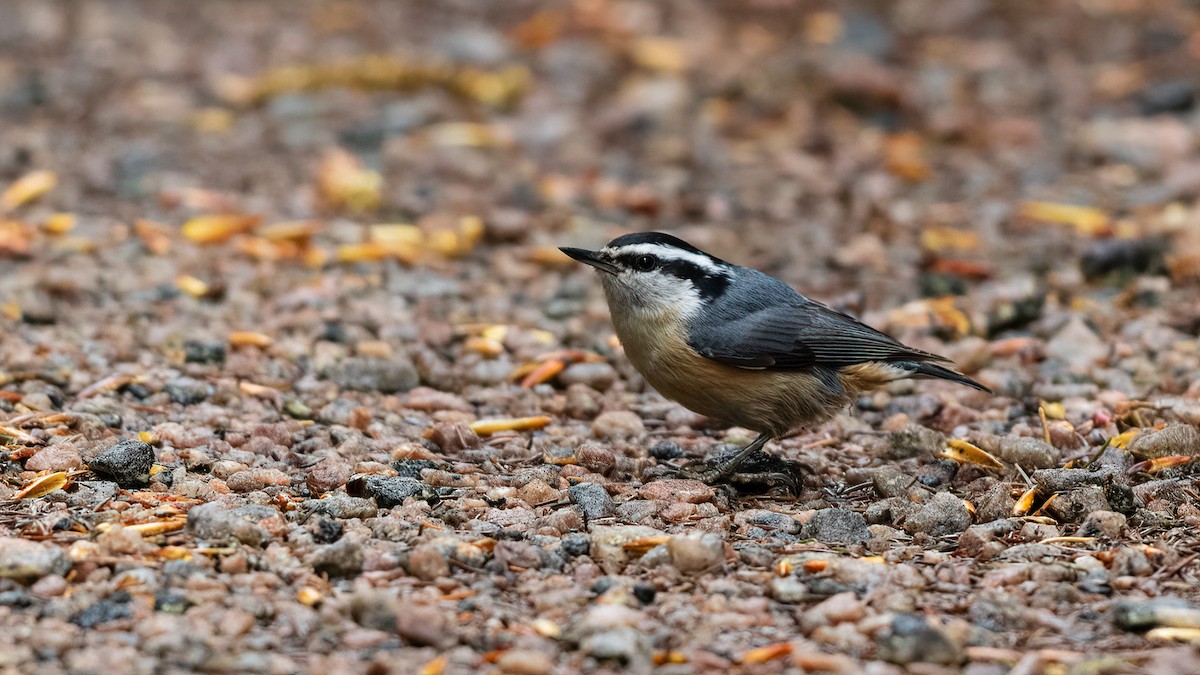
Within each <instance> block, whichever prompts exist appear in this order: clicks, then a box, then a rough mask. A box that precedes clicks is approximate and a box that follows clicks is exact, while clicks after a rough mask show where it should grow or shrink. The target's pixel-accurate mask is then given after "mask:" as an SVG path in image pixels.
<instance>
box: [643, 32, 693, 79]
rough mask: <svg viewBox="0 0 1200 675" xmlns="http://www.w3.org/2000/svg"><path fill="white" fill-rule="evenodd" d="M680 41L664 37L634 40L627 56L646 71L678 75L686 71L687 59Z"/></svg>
mask: <svg viewBox="0 0 1200 675" xmlns="http://www.w3.org/2000/svg"><path fill="white" fill-rule="evenodd" d="M683 46H684V43H683V42H682V41H681V40H675V39H672V38H664V37H657V36H653V37H644V38H639V39H637V40H634V42H633V44H632V45H631V46H630V50H629V52H630V53H629V56H630V57H631V58H632V59H633V62H634V63H635V64H637V65H638V66H639V67H641V68H645V69H647V70H661V71H664V72H668V73H678V72H682V71H684V70H686V69H687V67H688V57H687V53H686V52H685V51H684V48H683Z"/></svg>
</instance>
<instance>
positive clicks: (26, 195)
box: [0, 170, 58, 213]
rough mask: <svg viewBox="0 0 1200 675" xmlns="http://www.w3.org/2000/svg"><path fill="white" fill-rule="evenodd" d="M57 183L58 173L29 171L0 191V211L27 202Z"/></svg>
mask: <svg viewBox="0 0 1200 675" xmlns="http://www.w3.org/2000/svg"><path fill="white" fill-rule="evenodd" d="M57 184H58V174H56V173H54V172H53V171H46V170H39V171H31V172H29V173H27V174H25V175H24V176H21V177H20V178H18V179H17V180H16V181H14V182H13V183H12V185H9V186H8V187H7V188H6V189H5V190H4V192H3V193H0V213H7V212H9V211H12V210H13V209H16V208H17V207H18V206H22V205H24V204H28V203H29V202H31V201H33V200H35V199H37V198H38V197H41V196H42V195H44V194H46V193H47V192H49V191H51V190H53V189H54V186H55V185H57Z"/></svg>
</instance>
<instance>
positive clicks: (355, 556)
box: [308, 536, 363, 579]
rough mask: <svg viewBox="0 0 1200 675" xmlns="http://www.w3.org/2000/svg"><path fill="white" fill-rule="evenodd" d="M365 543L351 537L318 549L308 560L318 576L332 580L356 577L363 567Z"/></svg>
mask: <svg viewBox="0 0 1200 675" xmlns="http://www.w3.org/2000/svg"><path fill="white" fill-rule="evenodd" d="M362 544H363V542H362V541H361V540H358V539H355V538H353V537H350V536H346V537H343V538H342V539H340V540H338V541H336V542H334V543H332V544H329V545H326V546H322V547H320V548H318V549H317V550H316V551H314V552H313V554H312V555H311V556H310V557H309V559H308V564H309V565H311V566H312V568H313V571H314V572H316V573H317V574H326V575H328V576H329V577H330V578H335V579H336V578H348V577H356V576H358V575H359V574H360V573H361V572H362V567H363V547H362Z"/></svg>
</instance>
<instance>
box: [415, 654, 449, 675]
mask: <svg viewBox="0 0 1200 675" xmlns="http://www.w3.org/2000/svg"><path fill="white" fill-rule="evenodd" d="M449 662H450V659H448V658H446V656H444V655H443V656H435V657H434V658H432V659H430V661H429V662H428V663H426V664H425V665H423V666H421V675H442V673H443V672H445V670H446V664H447V663H449Z"/></svg>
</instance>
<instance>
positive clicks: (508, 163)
mask: <svg viewBox="0 0 1200 675" xmlns="http://www.w3.org/2000/svg"><path fill="white" fill-rule="evenodd" d="M2 11H3V13H4V20H3V21H0V120H2V124H0V186H4V187H5V189H6V191H5V192H4V193H3V201H2V202H0V213H2V216H0V256H2V257H3V261H2V262H0V266H2V267H0V269H3V270H4V275H3V277H4V278H3V280H0V301H3V302H4V303H5V304H4V306H3V308H4V313H5V315H6V316H8V317H10V318H11V319H14V320H23V321H25V322H27V323H34V324H37V323H43V322H54V321H57V320H60V319H63V317H65V316H67V315H69V314H71V313H72V312H75V313H76V314H75V316H82V315H80V314H78V312H80V311H85V308H102V307H103V306H104V305H105V304H106V303H119V304H121V305H122V306H125V307H128V306H130V305H131V303H133V304H136V303H139V302H146V303H150V304H149V306H155V305H154V304H153V303H154V302H156V301H157V300H161V299H163V298H166V297H174V296H175V295H180V294H182V295H183V296H189V295H190V296H192V297H195V298H201V299H206V298H207V299H210V300H211V299H214V298H216V299H224V300H226V301H225V302H220V303H216V304H212V303H210V305H211V306H201V307H198V308H197V307H188V308H186V309H185V310H178V309H177V310H173V311H185V312H189V313H192V314H191V316H192V319H189V320H188V321H183V322H181V323H179V324H177V325H175V326H174V327H172V328H170V329H165V328H164V329H161V330H164V331H167V332H171V331H174V333H172V334H173V335H174V334H177V333H178V332H179V331H180V330H181V328H180V326H191V327H192V328H191V329H190V330H196V331H199V332H200V333H204V332H205V331H206V330H210V329H211V330H212V331H213V332H214V333H222V332H223V331H224V330H225V329H226V328H228V327H229V326H235V327H236V326H237V325H244V324H246V323H248V322H257V321H266V322H268V323H271V322H272V321H275V320H274V319H271V318H270V317H269V316H268V317H267V318H264V315H263V312H264V311H265V310H264V307H265V305H263V303H264V302H266V301H267V300H265V299H264V298H266V299H270V298H276V297H278V296H280V295H281V294H284V293H287V292H289V289H290V290H294V289H297V288H303V289H307V290H305V291H304V292H305V293H310V294H311V293H318V291H314V290H313V289H314V288H317V286H319V284H318V282H316V281H314V280H317V279H320V278H326V279H343V280H345V279H349V278H354V279H358V278H360V275H365V277H362V278H365V279H366V281H365V282H362V284H360V285H356V284H358V282H357V281H355V282H346V283H347V284H348V285H341V286H338V288H339V289H340V290H338V291H336V292H331V293H332V294H333V295H335V296H337V299H336V302H334V303H333V304H331V305H329V306H326V307H325V308H324V309H322V310H321V311H322V312H324V314H325V315H327V316H333V315H338V314H345V313H347V312H350V313H354V314H356V315H359V316H362V317H371V316H376V315H380V313H381V312H382V313H386V312H387V311H388V310H386V309H385V308H386V306H387V305H388V303H396V302H400V301H399V300H396V299H395V298H397V296H399V297H400V298H402V299H404V300H405V301H408V302H409V303H412V304H406V305H405V307H406V308H407V307H417V308H418V309H419V308H422V307H424V308H426V309H428V311H429V312H431V313H432V315H436V316H440V317H443V318H445V317H449V318H451V319H452V320H454V321H460V322H461V321H468V320H470V321H500V322H516V323H523V324H526V325H535V326H536V325H542V326H550V327H554V328H555V330H556V331H557V330H559V324H557V323H555V322H556V321H557V320H559V319H563V318H566V317H573V316H575V315H577V314H578V312H579V311H580V310H581V307H587V308H589V311H591V315H592V318H593V319H596V318H597V317H598V316H600V315H602V312H603V308H602V305H599V304H598V303H597V297H598V296H597V295H596V294H595V289H594V288H591V286H592V285H593V284H592V282H591V280H590V278H589V277H587V276H585V275H584V274H583V273H582V272H579V271H577V270H576V269H575V268H574V267H573V266H571V264H570V263H569V261H567V260H566V259H565V258H563V257H562V256H560V255H559V254H558V253H557V252H556V251H555V249H554V247H555V246H557V245H562V244H572V245H598V244H600V243H602V242H604V241H606V240H607V239H608V238H610V237H612V236H615V235H617V234H620V233H623V232H627V231H632V230H648V229H663V230H670V231H672V232H674V233H676V234H679V235H681V236H683V237H685V238H687V239H689V240H691V241H693V243H696V244H697V245H699V246H701V247H702V248H706V249H708V250H710V251H712V252H714V253H715V254H717V255H719V256H721V257H724V258H727V259H730V260H733V261H736V262H739V263H742V264H747V265H754V266H758V267H760V268H762V269H764V270H767V271H769V272H771V273H774V274H776V275H778V276H781V277H782V278H784V279H785V280H787V281H789V282H790V283H793V284H794V285H797V286H798V287H799V288H801V289H803V290H804V291H805V292H806V293H808V294H809V295H812V296H813V297H816V298H820V299H823V300H826V301H829V302H831V303H833V304H835V305H837V306H839V307H843V308H846V309H848V310H851V311H855V312H860V313H863V312H865V313H866V315H867V317H868V319H870V320H872V321H874V322H875V323H877V324H878V325H881V326H882V327H885V328H887V329H889V330H892V331H893V332H897V333H901V334H905V333H908V332H917V333H920V334H930V335H934V336H937V337H940V338H942V339H947V340H951V339H957V338H962V337H964V336H968V335H970V336H976V337H980V338H997V337H1003V336H1006V335H1009V334H1013V331H1022V330H1025V329H1027V328H1029V327H1030V326H1035V327H1037V328H1038V329H1039V330H1041V331H1043V332H1044V333H1045V335H1046V336H1053V335H1055V334H1057V333H1058V332H1060V329H1061V328H1062V327H1063V326H1064V325H1066V324H1067V323H1068V322H1069V320H1070V317H1071V316H1072V314H1071V313H1072V312H1074V313H1079V312H1083V313H1084V315H1085V316H1086V318H1087V320H1088V322H1087V325H1086V326H1085V327H1084V330H1085V331H1089V332H1091V335H1090V336H1088V335H1084V336H1083V337H1082V338H1080V335H1079V333H1078V331H1075V332H1072V333H1069V334H1068V335H1067V336H1066V338H1064V339H1065V342H1064V343H1063V345H1062V347H1063V350H1064V353H1069V352H1071V351H1072V350H1073V349H1075V348H1077V347H1078V345H1079V344H1080V343H1079V340H1080V339H1082V340H1083V342H1084V343H1089V344H1091V345H1092V346H1095V343H1096V342H1097V340H1098V338H1097V334H1098V333H1099V334H1102V333H1103V332H1104V331H1106V330H1110V329H1112V330H1116V329H1119V328H1120V327H1121V326H1122V325H1124V324H1123V323H1122V322H1124V321H1126V319H1123V318H1121V315H1120V312H1121V311H1123V310H1124V309H1129V308H1140V309H1142V310H1153V309H1154V308H1155V307H1161V306H1163V305H1164V304H1165V305H1169V306H1171V307H1173V309H1172V311H1171V312H1170V313H1169V314H1168V315H1167V316H1163V317H1160V318H1159V319H1155V320H1154V326H1160V325H1165V326H1167V327H1168V328H1169V329H1170V330H1171V331H1173V332H1172V333H1171V336H1172V338H1173V339H1174V338H1178V337H1180V336H1182V337H1187V336H1194V335H1195V334H1196V333H1197V331H1198V329H1200V305H1197V304H1196V303H1181V304H1173V303H1172V302H1171V301H1170V300H1171V298H1172V297H1175V294H1185V295H1184V296H1183V297H1187V295H1190V294H1194V292H1195V281H1196V279H1197V277H1198V276H1200V213H1198V212H1197V210H1196V198H1197V195H1198V194H1200V156H1197V153H1196V147H1197V131H1198V129H1200V115H1198V113H1197V109H1196V87H1197V78H1198V77H1200V68H1197V65H1198V58H1200V8H1197V6H1196V5H1195V3H1190V2H1182V1H1172V0H1154V1H1135V0H1056V1H1053V2H1041V1H1032V0H1031V1H1009V2H986V1H983V0H968V1H965V2H955V3H942V2H937V1H935V0H901V1H897V2H849V1H848V2H798V1H788V0H758V1H753V2H713V3H702V2H685V1H679V2H674V1H672V2H658V1H637V0H575V1H572V2H558V3H555V2H549V3H538V2H524V1H512V2H503V3H488V2H470V1H466V0H459V1H449V2H432V1H427V2H422V1H412V2H353V1H339V2H256V3H243V2H220V1H216V2H202V3H201V2H195V3H179V2H149V1H147V2H81V1H68V2H55V3H45V2H39V1H36V0H6V2H4V4H3V9H2ZM344 275H350V276H344ZM563 275H565V277H563ZM360 286H362V287H366V288H376V289H382V291H383V292H382V293H381V294H379V295H373V294H371V293H360V292H358V291H355V290H354V289H356V288H359V287H360ZM347 288H348V289H350V291H349V292H347V290H346V289H347ZM297 292H300V291H297ZM389 298H390V299H389ZM586 298H590V299H591V300H590V304H588V303H589V301H587V300H585V299H586ZM293 300H294V299H293ZM581 303H584V304H582V305H581ZM293 304H295V302H294V303H293ZM300 304H303V303H300ZM268 309H269V308H268ZM147 311H158V310H154V309H148V310H147ZM159 316H160V317H161V316H162V315H161V314H160V315H159ZM379 322H380V323H386V322H387V320H385V319H383V318H382V317H381V315H380V318H379ZM1038 322H1041V323H1040V324H1039V323H1038ZM278 325H280V326H283V325H286V322H283V323H278ZM592 325H595V324H591V323H586V322H579V321H576V322H574V323H571V322H568V323H566V324H565V328H562V330H565V331H566V333H567V339H568V341H571V340H575V341H583V342H587V341H588V340H589V339H591V341H592V342H595V339H594V338H589V336H588V333H587V327H588V326H592ZM1076 328H1078V326H1076ZM572 335H573V336H574V337H571V336H572ZM168 337H169V336H167V335H162V336H158V337H155V336H153V335H151V336H150V337H149V338H148V339H149V340H150V341H151V342H153V341H155V340H165V339H167V338H168ZM972 345H974V346H972ZM977 348H978V343H972V342H968V343H967V346H966V347H964V348H963V350H961V352H960V353H957V354H954V355H955V356H956V357H957V358H959V359H967V360H969V359H970V358H971V355H972V353H973V352H972V351H971V350H972V349H977ZM1166 386H1167V388H1168V389H1170V388H1173V387H1174V388H1179V387H1182V386H1186V383H1184V382H1177V383H1175V384H1171V383H1168V384H1167V385H1166Z"/></svg>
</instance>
